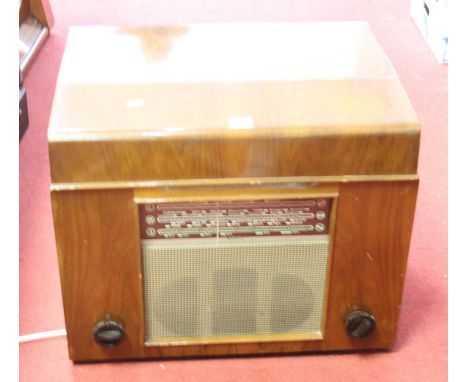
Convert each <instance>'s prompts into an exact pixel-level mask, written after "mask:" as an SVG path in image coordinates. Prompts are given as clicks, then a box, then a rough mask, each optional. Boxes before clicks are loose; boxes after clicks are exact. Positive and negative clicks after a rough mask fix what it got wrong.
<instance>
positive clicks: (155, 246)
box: [143, 235, 328, 345]
mask: <svg viewBox="0 0 468 382" xmlns="http://www.w3.org/2000/svg"><path fill="white" fill-rule="evenodd" d="M327 261H328V236H325V235H324V236H321V237H320V236H318V237H317V236H316V237H313V238H306V239H304V238H281V239H266V238H263V239H259V240H255V239H231V240H211V239H208V240H207V239H201V240H197V239H194V240H186V241H180V240H179V241H172V242H171V241H164V242H161V241H147V242H146V243H145V242H143V269H144V295H145V330H146V332H145V333H146V335H145V340H146V343H147V345H158V344H163V343H168V342H171V343H174V342H178V341H179V342H188V343H197V342H223V339H225V340H226V341H228V342H232V341H233V337H234V338H238V339H239V341H242V340H245V338H252V340H255V337H259V338H260V337H261V336H272V337H271V338H274V336H275V335H289V334H292V335H296V337H295V338H296V339H297V338H298V335H299V337H301V335H303V338H311V336H312V335H313V334H314V333H315V334H316V333H320V332H321V321H322V311H323V298H324V288H325V278H326V270H327ZM286 337H287V336H286ZM234 341H235V340H234Z"/></svg>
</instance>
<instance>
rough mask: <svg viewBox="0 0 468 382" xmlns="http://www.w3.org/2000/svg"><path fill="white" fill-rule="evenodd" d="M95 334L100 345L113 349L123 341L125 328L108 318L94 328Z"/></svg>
mask: <svg viewBox="0 0 468 382" xmlns="http://www.w3.org/2000/svg"><path fill="white" fill-rule="evenodd" d="M93 334H94V339H95V340H96V342H97V343H98V344H99V345H102V346H106V347H113V346H115V345H117V344H118V343H119V342H120V341H121V340H122V337H123V335H124V328H123V326H122V324H121V323H120V322H118V321H115V320H113V319H111V318H106V319H104V320H101V321H99V322H98V324H97V325H96V326H95V327H94V330H93Z"/></svg>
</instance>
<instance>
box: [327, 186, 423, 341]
mask: <svg viewBox="0 0 468 382" xmlns="http://www.w3.org/2000/svg"><path fill="white" fill-rule="evenodd" d="M417 188H418V182H417V181H413V182H385V183H355V184H342V185H341V186H340V195H339V199H338V200H339V201H338V210H337V220H336V227H335V242H334V262H333V266H332V274H331V288H330V294H329V299H330V300H329V311H328V322H327V324H328V329H327V332H328V333H329V336H328V337H327V338H326V348H327V349H344V348H350V347H353V348H361V347H362V348H372V347H390V346H392V345H393V343H394V341H395V337H396V333H397V326H398V318H399V313H400V304H401V297H402V292H403V286H404V279H405V273H406V263H407V257H408V251H409V245H410V239H411V229H412V224H413V216H414V209H415V203H416V195H417ZM356 308H362V309H364V310H368V311H369V312H370V313H371V314H373V315H374V317H375V318H376V320H377V328H376V332H375V333H374V334H373V335H372V336H370V337H369V338H366V339H362V340H359V339H351V338H350V337H348V336H347V335H346V333H345V330H344V325H343V320H344V317H345V316H346V314H347V313H348V312H349V311H350V310H351V309H356Z"/></svg>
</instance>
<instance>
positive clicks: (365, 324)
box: [345, 310, 376, 338]
mask: <svg viewBox="0 0 468 382" xmlns="http://www.w3.org/2000/svg"><path fill="white" fill-rule="evenodd" d="M375 326H376V322H375V318H374V316H372V315H371V314H370V313H368V312H366V311H364V310H355V311H353V312H351V313H349V314H348V315H347V316H346V320H345V328H346V333H348V335H349V336H350V337H353V338H366V337H368V336H370V335H371V334H372V333H373V332H374V330H375Z"/></svg>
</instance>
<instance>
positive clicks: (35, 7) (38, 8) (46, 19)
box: [28, 0, 54, 30]
mask: <svg viewBox="0 0 468 382" xmlns="http://www.w3.org/2000/svg"><path fill="white" fill-rule="evenodd" d="M28 2H29V3H30V8H31V13H32V14H33V15H34V16H35V17H36V18H37V19H38V20H39V21H40V22H41V24H42V25H44V26H46V27H47V28H49V30H50V29H51V28H52V26H53V25H54V15H53V14H52V8H51V7H50V3H49V0H28Z"/></svg>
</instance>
